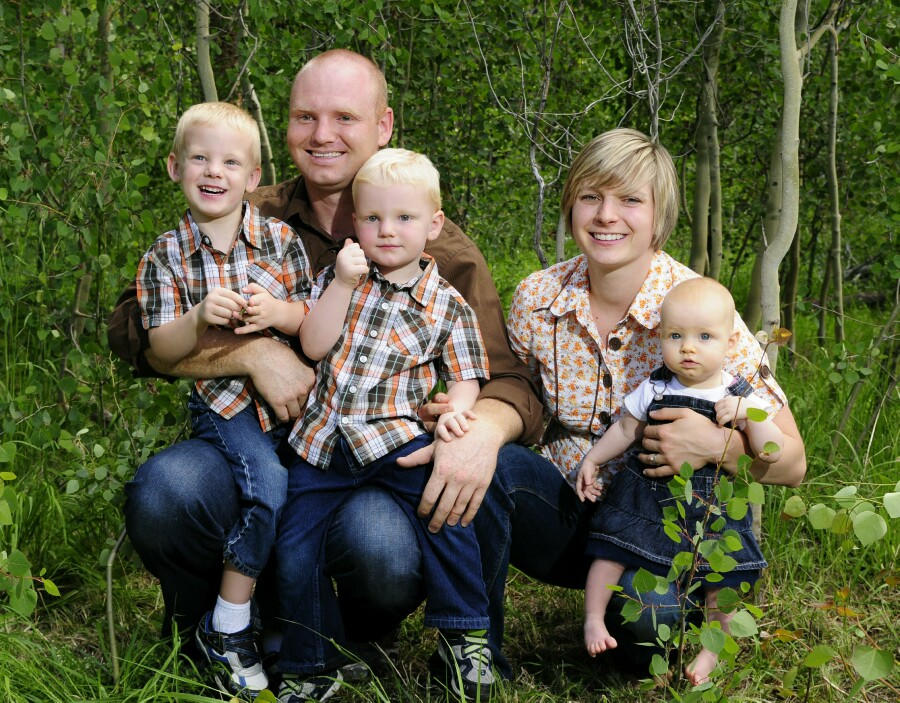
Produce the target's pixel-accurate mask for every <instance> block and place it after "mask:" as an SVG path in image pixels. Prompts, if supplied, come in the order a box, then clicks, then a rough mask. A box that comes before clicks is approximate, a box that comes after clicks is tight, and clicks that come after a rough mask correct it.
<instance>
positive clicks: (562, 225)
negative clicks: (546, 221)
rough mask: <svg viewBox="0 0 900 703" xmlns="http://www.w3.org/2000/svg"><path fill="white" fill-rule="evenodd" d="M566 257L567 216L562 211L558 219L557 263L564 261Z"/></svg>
mask: <svg viewBox="0 0 900 703" xmlns="http://www.w3.org/2000/svg"><path fill="white" fill-rule="evenodd" d="M565 258H566V218H565V217H563V214H562V212H560V213H559V219H558V220H557V221H556V263H559V262H560V261H564V260H565Z"/></svg>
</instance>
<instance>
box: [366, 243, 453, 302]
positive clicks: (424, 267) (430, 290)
mask: <svg viewBox="0 0 900 703" xmlns="http://www.w3.org/2000/svg"><path fill="white" fill-rule="evenodd" d="M419 269H420V270H421V274H420V275H419V276H414V277H413V278H411V279H410V280H408V281H407V282H406V283H391V282H390V281H388V280H387V279H386V278H385V277H384V276H382V275H381V273H380V272H379V271H378V269H376V268H372V270H371V273H369V276H370V277H372V278H374V279H375V280H376V281H378V283H379V284H380V285H382V286H390V287H392V288H393V289H394V290H406V291H409V295H410V297H412V299H413V300H415V301H416V302H417V303H419V305H421V306H423V307H428V304H429V303H430V302H431V299H432V298H433V297H434V295H435V290H436V283H437V279H438V270H437V264H435V262H434V259H433V258H432V257H431V256H430V255H429V254H426V253H424V252H422V254H421V256H420V257H419Z"/></svg>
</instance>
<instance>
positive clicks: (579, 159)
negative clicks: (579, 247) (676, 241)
mask: <svg viewBox="0 0 900 703" xmlns="http://www.w3.org/2000/svg"><path fill="white" fill-rule="evenodd" d="M645 184H646V185H649V186H650V190H651V192H652V193H653V242H652V243H653V246H654V248H656V249H661V248H662V247H663V245H664V244H665V243H666V240H667V239H668V238H669V235H670V234H671V233H672V230H674V229H675V223H676V221H677V220H678V176H677V174H676V173H675V164H674V163H673V162H672V157H671V156H670V155H669V152H668V151H667V150H666V148H665V147H664V146H663V145H662V144H659V143H658V142H654V141H652V140H651V139H650V137H648V136H647V135H646V134H644V133H643V132H638V131H637V130H636V129H626V128H624V127H620V128H618V129H611V130H609V131H608V132H604V133H603V134H601V135H599V136H597V137H594V138H593V139H592V140H591V141H590V142H588V144H587V146H585V147H584V149H582V150H581V153H580V154H578V156H576V157H575V160H574V161H573V162H572V167H571V169H569V176H568V178H567V179H566V183H565V185H564V186H563V192H562V198H561V203H560V205H561V208H562V212H563V215H564V217H565V220H566V228H567V229H568V231H569V233H570V234H571V232H572V208H573V206H574V205H575V199H576V198H577V197H578V195H579V192H580V191H581V190H582V189H583V188H624V189H626V190H630V189H632V188H641V187H643V186H644V185H645Z"/></svg>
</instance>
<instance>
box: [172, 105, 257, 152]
mask: <svg viewBox="0 0 900 703" xmlns="http://www.w3.org/2000/svg"><path fill="white" fill-rule="evenodd" d="M200 126H203V127H220V126H224V127H228V128H229V129H233V130H234V131H236V132H239V133H240V134H243V135H245V136H246V137H247V138H248V139H249V140H250V158H251V159H252V160H253V164H252V165H253V166H259V164H260V160H261V156H260V146H259V125H257V124H256V120H254V119H253V117H252V115H250V113H249V112H247V111H246V110H243V109H241V108H239V107H238V106H237V105H232V104H231V103H222V102H219V103H198V104H196V105H192V106H191V107H189V108H188V109H187V110H185V111H184V114H183V115H182V116H181V118H180V119H179V120H178V124H177V125H176V126H175V140H174V141H173V142H172V153H173V154H175V158H176V159H178V160H179V161H180V160H181V157H182V156H184V140H185V134H186V133H187V131H188V129H190V128H191V127H200Z"/></svg>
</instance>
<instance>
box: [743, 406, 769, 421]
mask: <svg viewBox="0 0 900 703" xmlns="http://www.w3.org/2000/svg"><path fill="white" fill-rule="evenodd" d="M767 417H769V413H767V412H766V411H765V410H760V409H759V408H747V419H748V420H752V421H753V422H764V421H765V420H766V418H767Z"/></svg>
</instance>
